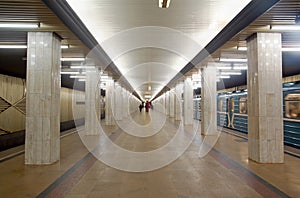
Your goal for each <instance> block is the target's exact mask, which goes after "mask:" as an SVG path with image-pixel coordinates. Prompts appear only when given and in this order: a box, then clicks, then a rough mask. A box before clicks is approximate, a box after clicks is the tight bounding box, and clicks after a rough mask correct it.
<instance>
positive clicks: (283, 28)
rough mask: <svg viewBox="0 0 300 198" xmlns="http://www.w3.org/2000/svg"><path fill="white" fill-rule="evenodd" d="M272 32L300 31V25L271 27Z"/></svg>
mask: <svg viewBox="0 0 300 198" xmlns="http://www.w3.org/2000/svg"><path fill="white" fill-rule="evenodd" d="M270 30H300V25H270Z"/></svg>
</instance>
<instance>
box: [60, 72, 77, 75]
mask: <svg viewBox="0 0 300 198" xmlns="http://www.w3.org/2000/svg"><path fill="white" fill-rule="evenodd" d="M60 74H73V75H74V74H79V72H78V71H61V72H60Z"/></svg>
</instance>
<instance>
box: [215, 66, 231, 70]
mask: <svg viewBox="0 0 300 198" xmlns="http://www.w3.org/2000/svg"><path fill="white" fill-rule="evenodd" d="M217 69H231V67H229V66H225V67H217Z"/></svg>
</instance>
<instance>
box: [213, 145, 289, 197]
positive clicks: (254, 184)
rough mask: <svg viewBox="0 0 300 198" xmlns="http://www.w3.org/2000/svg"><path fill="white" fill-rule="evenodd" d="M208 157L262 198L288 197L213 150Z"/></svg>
mask: <svg viewBox="0 0 300 198" xmlns="http://www.w3.org/2000/svg"><path fill="white" fill-rule="evenodd" d="M209 155H211V156H212V157H213V158H215V159H216V160H217V161H218V162H219V163H220V164H222V165H223V166H224V167H226V168H227V169H229V170H231V172H232V173H233V174H235V175H237V176H238V177H239V178H241V179H242V180H243V181H244V182H245V183H247V185H248V186H250V187H251V188H253V189H254V190H255V191H257V192H258V193H259V194H261V195H262V196H263V197H290V196H289V195H287V194H285V193H284V192H282V191H281V190H279V189H278V188H276V187H275V186H273V185H272V184H270V183H269V182H267V181H266V180H264V179H262V178H261V177H259V176H257V175H256V174H254V173H253V172H251V171H250V170H248V169H247V168H245V167H243V166H242V165H240V164H239V163H237V162H235V161H234V160H232V159H230V158H229V157H228V156H226V155H225V154H223V153H221V152H220V151H218V150H216V149H215V148H213V149H212V151H211V152H210V153H209Z"/></svg>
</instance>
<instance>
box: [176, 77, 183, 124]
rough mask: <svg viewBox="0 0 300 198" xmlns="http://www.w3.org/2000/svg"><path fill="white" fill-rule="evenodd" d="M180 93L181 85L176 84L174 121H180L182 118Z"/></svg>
mask: <svg viewBox="0 0 300 198" xmlns="http://www.w3.org/2000/svg"><path fill="white" fill-rule="evenodd" d="M182 91H183V84H182V83H178V84H177V85H176V87H175V93H176V94H175V120H181V116H182V110H181V108H182V102H181V101H182Z"/></svg>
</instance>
